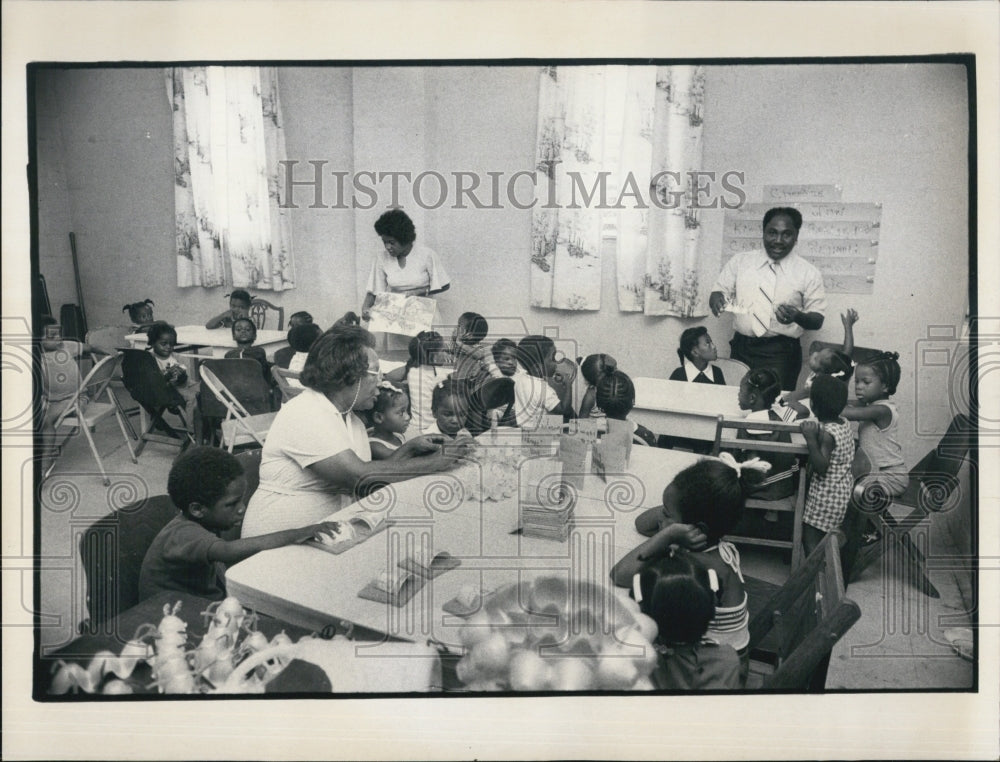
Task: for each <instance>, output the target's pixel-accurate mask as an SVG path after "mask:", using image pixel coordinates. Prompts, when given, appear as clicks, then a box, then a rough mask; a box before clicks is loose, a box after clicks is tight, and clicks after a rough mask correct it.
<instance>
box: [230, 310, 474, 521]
mask: <svg viewBox="0 0 1000 762" xmlns="http://www.w3.org/2000/svg"><path fill="white" fill-rule="evenodd" d="M374 345H375V338H374V337H373V336H372V335H371V334H370V333H369V332H368V331H366V330H364V329H363V328H358V327H348V328H344V329H342V330H339V331H329V332H327V333H325V334H323V335H322V336H321V337H320V338H319V339H317V340H316V342H315V343H313V345H312V347H311V348H310V349H309V356H308V358H307V359H306V364H305V367H304V368H303V370H302V375H301V377H300V381H301V382H302V385H303V386H305V387H306V389H305V391H303V392H302V393H301V394H299V395H298V396H296V397H295V398H294V399H292V400H289V401H288V402H286V403H285V404H284V405H282V407H281V410H279V411H278V413H277V415H276V416H275V419H274V423H273V424H272V425H271V429H270V431H269V432H268V435H267V440H266V442H265V444H264V449H263V451H262V453H261V462H260V486H259V487H258V488H257V491H256V492H255V493H254V495H253V497H252V498H251V499H250V503H249V505H248V506H247V511H246V515H245V517H244V519H243V530H242V533H241V536H242V537H255V536H257V535H261V534H267V533H269V532H275V531H279V530H281V529H291V528H295V527H301V526H307V525H309V524H315V523H316V522H318V521H321V520H322V519H324V518H326V517H327V516H329V515H330V514H332V513H335V512H336V511H339V510H340V509H341V508H343V507H345V506H347V505H349V504H350V503H352V502H353V501H354V500H355V499H356V498H357V497H358V496H360V495H362V494H364V493H365V492H366V491H368V490H370V489H372V488H373V487H375V486H377V485H382V484H385V483H388V482H397V481H402V480H404V479H409V478H411V477H413V476H420V475H423V474H430V473H434V472H437V471H443V470H446V469H448V468H451V467H452V466H454V465H456V464H457V463H458V461H459V456H460V454H461V453H460V452H457V451H456V450H455V449H454V448H453V449H452V450H450V451H449V454H448V455H445V454H444V453H443V452H441V448H440V445H441V441H440V438H438V439H435V438H433V437H425V436H420V437H415V438H413V439H411V440H409V441H408V442H406V444H404V445H401V446H400V447H399V449H397V450H395V451H393V452H392V454H391V455H390V457H388V458H386V459H385V460H378V461H372V456H371V449H370V447H369V444H368V434H367V433H366V431H365V424H364V422H363V421H362V420H361V418H359V417H358V412H360V411H363V410H368V409H369V408H371V407H372V405H373V404H374V403H375V398H376V396H377V395H378V390H379V386H378V384H379V382H380V381H381V380H382V374H381V373H380V372H379V369H378V368H379V359H378V355H377V354H376V353H375V350H374V349H373V347H374Z"/></svg>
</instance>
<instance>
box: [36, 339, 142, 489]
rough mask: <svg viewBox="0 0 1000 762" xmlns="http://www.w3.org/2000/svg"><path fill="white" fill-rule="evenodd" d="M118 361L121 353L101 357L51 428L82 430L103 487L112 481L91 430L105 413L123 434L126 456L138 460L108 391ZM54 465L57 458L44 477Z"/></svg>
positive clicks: (134, 460)
mask: <svg viewBox="0 0 1000 762" xmlns="http://www.w3.org/2000/svg"><path fill="white" fill-rule="evenodd" d="M121 360H122V358H121V355H114V356H113V357H105V358H104V359H103V360H100V361H99V362H98V363H97V364H96V365H95V366H94V367H93V368H92V369H91V371H90V373H88V374H87V376H86V378H84V379H83V381H82V382H81V383H80V388H79V390H77V392H76V394H74V395H73V398H72V400H70V402H69V404H67V405H66V407H65V409H64V410H63V411H62V413H60V414H59V416H58V417H57V418H56V419H55V421H54V422H53V427H54V428H55V430H56V433H57V434H58V433H59V429H60V428H63V427H65V428H69V429H72V431H71V432H70V434H72V433H73V432H75V431H76V430H79V429H82V430H83V434H84V436H85V437H87V444H89V445H90V451H91V452H92V453H93V454H94V460H96V461H97V468H98V469H100V472H101V478H102V479H103V480H104V485H105V486H107V485H108V484H110V483H111V480H110V479H108V475H107V473H106V472H105V470H104V463H103V462H102V461H101V455H100V453H98V452H97V445H96V444H94V438H93V436H91V433H90V432H91V431H93V430H94V427H95V426H97V424H98V423H100V422H101V421H103V420H104V419H105V418H107V417H108V416H111V415H113V416H114V417H115V419H116V420H117V421H118V428H119V429H121V432H122V437H124V438H125V444H126V446H127V447H128V451H129V455H130V456H131V457H132V462H133V463H136V462H137V461H136V454H135V452H134V451H133V450H132V439H131V438H130V437H129V435H128V432H127V431H126V429H125V420H124V417H123V416H122V413H121V410H119V408H118V406H117V405H116V404H115V401H114V397H113V396H112V395H111V390H110V389H109V388H108V384H109V383H110V382H111V377H112V376H113V375H114V372H115V371H116V370H117V369H118V366H119V365H120V364H121ZM102 398H103V399H106V400H107V402H102V401H101V400H102ZM67 436H69V435H67ZM55 464H56V461H53V462H52V463H51V464H50V465H49V467H48V468H47V469H46V471H45V477H48V475H49V474H50V473H51V472H52V469H53V468H54V467H55Z"/></svg>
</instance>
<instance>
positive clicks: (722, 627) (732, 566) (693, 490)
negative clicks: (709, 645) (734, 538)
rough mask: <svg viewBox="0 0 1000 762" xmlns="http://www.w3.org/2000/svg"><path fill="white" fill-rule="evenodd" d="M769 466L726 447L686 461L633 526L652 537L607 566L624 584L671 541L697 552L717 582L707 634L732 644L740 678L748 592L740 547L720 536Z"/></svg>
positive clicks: (745, 654) (617, 581)
mask: <svg viewBox="0 0 1000 762" xmlns="http://www.w3.org/2000/svg"><path fill="white" fill-rule="evenodd" d="M768 469H769V466H768V464H767V463H763V462H762V461H760V460H756V459H754V460H749V461H745V462H742V463H741V462H738V461H737V460H736V459H735V458H733V456H732V455H730V454H729V453H726V452H724V453H722V455H720V456H719V457H718V458H702V459H701V460H699V461H698V462H697V463H695V464H694V465H691V466H688V467H687V468H685V469H684V470H683V471H681V472H680V473H679V474H677V476H675V477H674V480H673V481H672V482H670V484H668V485H667V487H666V489H664V490H663V505H662V506H661V507H659V508H651V509H649V510H647V511H644V512H643V513H641V514H640V515H639V516H638V517H637V518H636V520H635V528H636V530H638V532H639V533H640V534H643V535H646V536H647V537H649V538H650V539H648V540H646V541H645V542H644V543H642V544H641V545H639V546H638V547H636V548H634V549H633V550H631V551H629V552H628V553H627V554H626V555H625V557H624V558H622V560H620V561H619V562H618V563H616V564H615V565H614V567H613V568H612V569H611V578H612V580H614V583H615V584H616V585H618V586H619V587H628V586H630V585H631V584H632V578H633V577H634V576H635V574H636V573H637V572H640V571H642V569H643V568H644V567H645V566H646V565H647V564H649V563H651V562H653V561H656V560H657V559H659V558H662V557H663V556H666V555H669V553H670V550H671V548H672V547H673V546H680V547H682V548H686V549H688V550H691V551H694V552H696V553H697V558H698V561H699V563H701V564H702V565H704V566H705V567H706V568H707V569H709V570H710V572H714V574H715V576H716V578H717V579H718V581H719V585H718V591H717V592H716V595H715V616H714V617H713V619H712V621H711V623H710V624H709V627H708V634H709V637H711V638H712V639H713V640H716V641H718V642H719V643H728V644H729V645H731V646H732V647H733V648H734V649H736V651H737V653H738V654H739V655H740V660H741V663H742V664H743V670H742V675H743V679H745V677H746V672H747V670H748V669H749V663H750V662H749V654H748V652H747V645H748V644H749V642H750V630H749V624H750V616H749V613H748V609H747V593H746V588H745V587H744V581H743V572H742V570H741V568H740V554H739V551H738V550H737V549H736V546H735V545H733V544H732V543H731V542H726V541H724V540H723V539H722V538H723V537H725V535H727V534H728V533H729V532H731V531H732V529H733V527H735V526H736V524H737V522H738V521H739V520H740V517H741V516H742V515H743V510H744V508H745V506H746V499H747V495H748V494H749V493H750V492H751V491H752V490H753V488H754V487H756V486H757V485H759V484H760V482H761V480H762V479H763V474H764V473H766V471H767V470H768Z"/></svg>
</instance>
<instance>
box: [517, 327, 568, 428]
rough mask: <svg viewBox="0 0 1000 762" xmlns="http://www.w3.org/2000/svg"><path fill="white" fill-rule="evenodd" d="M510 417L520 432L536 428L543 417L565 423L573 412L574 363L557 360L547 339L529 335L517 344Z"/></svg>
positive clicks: (563, 359)
mask: <svg viewBox="0 0 1000 762" xmlns="http://www.w3.org/2000/svg"><path fill="white" fill-rule="evenodd" d="M517 362H518V369H517V370H516V371H515V372H514V375H513V376H512V378H513V379H514V415H515V416H516V418H517V425H518V426H520V427H522V428H531V427H537V426H538V422H539V421H540V420H541V417H542V416H543V415H545V414H546V413H549V414H553V415H562V416H563V418H564V419H565V420H569V419H570V418H573V417H574V416H575V415H576V412H575V411H574V410H573V378H574V377H575V376H576V363H574V362H573V361H572V360H569V359H567V358H565V357H562V356H561V353H560V352H558V351H557V350H556V345H555V342H553V341H552V339H550V338H549V337H548V336H538V335H530V336H525V337H524V338H522V339H521V340H520V341H519V342H518V344H517Z"/></svg>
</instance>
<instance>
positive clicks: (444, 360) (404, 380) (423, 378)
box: [385, 331, 451, 436]
mask: <svg viewBox="0 0 1000 762" xmlns="http://www.w3.org/2000/svg"><path fill="white" fill-rule="evenodd" d="M408 350H409V353H410V357H409V359H408V360H407V361H406V365H404V366H402V367H400V368H397V369H395V370H393V371H390V372H389V373H386V375H385V378H386V380H387V381H390V382H392V383H393V384H395V385H396V386H404V385H405V387H406V390H407V393H408V394H409V398H410V428H409V430H408V434H407V436H412V435H415V434H423V433H424V431H425V429H428V428H430V427H431V426H433V425H434V414H433V412H432V411H431V394H432V393H433V391H434V387H435V386H437V385H438V383H440V382H441V381H442V380H443V379H444V378H445V377H446V376H447V375H448V373H447V371H445V370H442V369H441V366H442V365H447V364H448V363H449V362H450V360H451V358H450V356H448V352H447V351H446V350H445V341H444V337H443V336H441V334H440V333H438V332H437V331H421V332H420V333H418V334H417V335H416V336H414V337H413V338H412V339H410V343H409V347H408Z"/></svg>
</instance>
